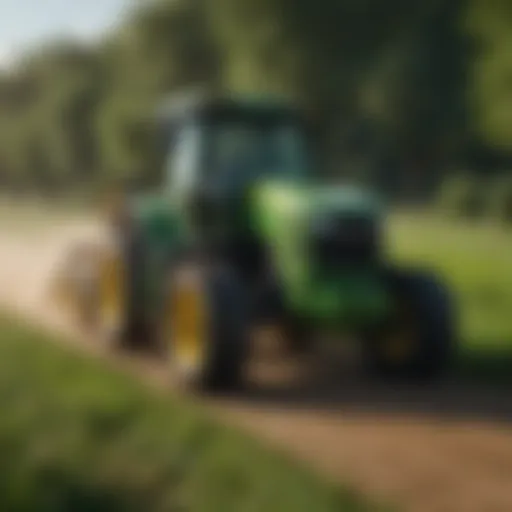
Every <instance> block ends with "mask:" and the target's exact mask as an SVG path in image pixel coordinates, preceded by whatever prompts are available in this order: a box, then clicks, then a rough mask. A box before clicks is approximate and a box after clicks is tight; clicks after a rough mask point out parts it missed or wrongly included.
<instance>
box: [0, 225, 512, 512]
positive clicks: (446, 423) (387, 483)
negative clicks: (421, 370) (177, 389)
mask: <svg viewBox="0 0 512 512" xmlns="http://www.w3.org/2000/svg"><path fill="white" fill-rule="evenodd" d="M94 232H95V227H94V226H92V225H91V224H90V223H84V222H77V221H68V222H62V223H59V224H58V225H57V224H54V225H53V226H48V227H45V228H43V227H41V228H40V229H38V230H37V231H36V230H33V231H32V232H30V231H27V230H24V229H16V228H14V227H11V228H9V229H7V228H5V227H1V225H0V304H1V305H3V306H4V307H8V308H9V309H11V310H14V311H18V312H20V314H22V315H23V316H25V317H27V318H29V319H30V320H31V321H34V322H40V323H41V324H44V325H45V326H48V328H50V329H59V330H63V331H65V332H66V333H67V334H69V339H70V343H76V345H77V347H79V348H81V349H85V350H87V351H89V352H91V353H92V354H95V355H99V356H101V357H103V354H102V352H101V349H100V348H99V347H97V346H95V345H94V344H93V343H92V342H90V341H89V342H87V341H86V340H84V339H82V338H81V337H80V336H79V334H78V333H76V332H74V331H73V329H72V328H71V327H70V326H68V325H67V324H66V322H65V321H64V320H63V319H62V318H61V317H59V315H58V314H56V312H55V311H54V310H53V308H52V307H51V305H50V304H49V303H48V299H47V297H46V295H45V290H46V286H47V283H48V279H49V276H50V275H51V273H52V269H53V267H54V265H56V264H57V263H58V261H59V257H60V255H61V254H62V251H63V250H64V249H65V248H66V246H67V245H68V244H69V243H70V242H72V241H73V239H75V238H80V237H82V236H89V235H92V234H93V233H94ZM115 363H116V364H121V365H124V366H125V367H126V368H128V369H130V370H132V371H134V372H136V373H137V374H138V375H140V376H141V377H142V378H144V379H146V380H147V381H148V382H151V383H153V384H156V385H157V386H158V387H159V389H165V387H164V386H166V382H167V372H166V370H165V366H164V365H163V364H162V362H159V361H154V360H150V359H148V358H146V359H145V360H142V359H141V360H137V361H134V360H133V358H128V357H125V358H122V359H121V360H120V361H119V360H118V361H115ZM277 371H278V373H279V371H280V370H279V369H278V370H277ZM204 405H205V407H207V408H210V409H211V410H212V411H213V412H214V413H216V414H218V415H219V417H222V419H223V420H226V421H232V422H234V423H235V424H237V425H240V426H242V427H244V428H246V429H247V430H249V431H251V432H252V433H254V434H256V435H258V436H259V437H260V438H262V439H264V440H266V441H268V442H270V443H275V444H277V445H278V446H279V447H280V448H282V449H284V450H287V451H289V452H291V453H292V454H293V455H294V456H296V457H298V458H299V459H302V460H303V461H305V462H306V463H308V464H312V465H314V466H315V467H316V468H317V469H318V470H320V471H322V472H324V473H325V474H326V475H327V476H328V477H330V478H333V479H339V480H340V481H341V482H343V483H347V484H353V485H354V486H355V487H357V488H358V489H359V490H362V491H363V492H367V493H368V494H370V495H371V496H373V497H374V498H377V499H383V500H385V501H388V502H392V503H393V502H396V503H398V504H400V505H401V506H402V507H405V510H408V511H409V510H410V511H414V512H441V511H443V512H487V511H489V512H490V511H493V512H498V511H502V512H506V511H511V510H512V423H510V422H509V420H512V399H511V398H510V394H509V393H508V392H506V390H503V391H500V392H496V391H491V390H485V389H481V388H478V389H476V388H475V389H471V388H470V387H469V386H468V385H467V384H464V383H458V382H450V383H444V384H442V385H438V386H437V387H436V388H429V389H420V388H418V389H414V388H395V389H393V388H387V389H383V388H376V387H372V386H370V385H369V384H365V383H362V382H361V381H359V380H358V379H357V377H355V376H353V375H351V374H350V373H349V372H347V373H344V372H341V375H340V376H339V378H338V379H332V378H329V379H324V380H322V379H313V380H310V381H309V382H304V381H301V382H295V381H294V380H293V379H289V380H288V381H286V382H284V383H280V384H279V385H272V384H271V383H269V382H259V383H258V382H256V384H255V385H254V386H253V387H252V388H251V389H250V390H248V391H247V392H246V393H245V394H244V396H242V397H238V398H232V399H229V400H228V399H225V400H218V401H208V402H206V403H205V404H204Z"/></svg>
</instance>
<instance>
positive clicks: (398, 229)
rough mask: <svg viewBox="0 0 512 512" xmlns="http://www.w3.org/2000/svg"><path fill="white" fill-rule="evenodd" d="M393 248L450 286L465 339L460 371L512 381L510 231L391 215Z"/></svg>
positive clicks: (400, 258)
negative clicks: (430, 270) (435, 274)
mask: <svg viewBox="0 0 512 512" xmlns="http://www.w3.org/2000/svg"><path fill="white" fill-rule="evenodd" d="M388 234H389V250H390V253H391V255H392V257H393V258H395V259H397V260H398V261H401V262H403V263H406V264H409V263H412V264H419V265H422V266H426V267H428V268H431V269H433V270H435V271H436V272H438V273H439V274H440V275H441V276H442V277H443V278H444V279H445V281H446V282H447V283H448V285H449V286H450V287H451V289H452V291H453V294H454V297H455V299H456V304H457V310H458V313H459V314H458V316H459V319H458V320H459V325H458V327H459V333H460V339H461V341H462V345H461V357H460V360H459V371H460V372H462V373H464V374H465V375H467V376H468V377H472V378H479V377H482V378H485V379H486V380H493V381H500V382H503V381H507V382H512V229H510V228H509V229H507V228H506V227H504V226H500V225H493V224H489V223H473V224H471V223H464V222H462V221H461V222H455V221H453V220H447V219H445V218H441V217H439V218H436V217H434V216H432V215H431V216H426V215H419V214H418V215H412V214H409V215H406V214H400V215H395V216H393V217H391V219H390V224H389V231H388Z"/></svg>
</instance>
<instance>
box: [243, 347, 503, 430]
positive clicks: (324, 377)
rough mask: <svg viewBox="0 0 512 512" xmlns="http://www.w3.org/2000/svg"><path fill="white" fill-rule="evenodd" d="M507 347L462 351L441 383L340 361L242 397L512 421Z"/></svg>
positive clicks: (260, 402)
mask: <svg viewBox="0 0 512 512" xmlns="http://www.w3.org/2000/svg"><path fill="white" fill-rule="evenodd" d="M503 346H504V347H506V348H500V349H496V350H492V351H487V350H475V351H467V352H465V353H462V354H461V355H460V357H459V359H458V361H457V363H456V366H455V368H454V370H453V372H452V373H451V375H449V376H446V377H445V378H444V379H443V380H442V381H439V382H436V383H418V382H416V383H414V382H394V383H383V382H376V381H371V380H369V379H365V378H364V377H362V376H361V373H359V372H358V371H357V370H355V371H354V368H353V367H343V366H341V367H338V368H337V371H336V372H333V371H332V370H331V371H330V372H327V371H325V372H323V371H322V369H321V370H320V372H316V374H315V375H314V376H312V377H309V378H307V379H300V380H299V381H294V382H287V383H285V384H283V383H279V384H270V385H269V384H264V385H259V384H254V385H251V386H248V388H247V389H246V390H245V391H244V392H243V394H242V396H241V397H239V399H240V401H241V402H243V403H244V405H247V404H249V405H257V406H271V407H279V408H282V409H302V410H310V411H318V412H336V411H338V412H361V413H368V414H372V413H376V414H383V415H384V414H385V415H390V414H391V415H396V416H407V417H419V418H425V417H431V418H435V419H439V418H441V419H448V420H455V421H457V420H461V421H467V420H470V421H476V422H479V421H484V422H486V421H492V422H504V423H505V424H510V423H512V343H508V344H504V345H503ZM507 347H510V348H507ZM236 400H238V398H237V399H236Z"/></svg>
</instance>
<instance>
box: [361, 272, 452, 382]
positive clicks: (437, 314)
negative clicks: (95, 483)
mask: <svg viewBox="0 0 512 512" xmlns="http://www.w3.org/2000/svg"><path fill="white" fill-rule="evenodd" d="M388 284H389V287H390V290H391V294H392V297H393V300H394V305H396V306H398V305H399V304H405V306H406V308H407V311H408V314H407V318H404V315H402V314H401V311H402V310H401V308H399V307H397V308H396V314H393V315H392V318H390V321H389V322H388V323H387V325H386V326H384V327H382V328H380V329H379V330H378V332H374V333H372V334H370V335H368V336H366V339H365V344H364V348H365V364H366V367H367V370H368V372H369V373H370V375H372V376H376V377H384V378H388V379H389V378H399V379H402V378H407V379H416V380H418V379H419V380H432V379H435V378H439V377H441V376H442V375H443V374H444V373H445V371H446V370H447V369H448V368H449V366H450V363H451V362H452V360H453V356H454V353H455V322H454V320H455V319H454V308H453V302H452V299H451V297H450V294H449V292H448V289H447V287H446V286H445V285H444V284H442V283H441V282H440V281H439V280H438V279H436V278H435V277H434V276H433V275H430V274H429V273H425V272H417V271H393V272H390V273H389V275H388ZM404 323H407V324H408V326H407V327H408V333H409V334H410V335H411V343H412V349H411V351H410V353H409V354H408V355H407V357H405V358H404V359H402V360H399V361H396V360H391V359H390V358H389V357H386V356H385V351H384V350H383V348H384V344H385V343H386V340H387V339H388V337H389V336H390V335H393V334H394V333H395V332H397V330H400V329H402V328H403V327H404Z"/></svg>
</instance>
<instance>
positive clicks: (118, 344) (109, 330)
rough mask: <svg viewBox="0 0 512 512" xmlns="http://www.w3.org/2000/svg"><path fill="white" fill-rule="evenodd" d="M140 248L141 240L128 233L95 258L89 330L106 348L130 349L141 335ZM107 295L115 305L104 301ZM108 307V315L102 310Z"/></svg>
mask: <svg viewBox="0 0 512 512" xmlns="http://www.w3.org/2000/svg"><path fill="white" fill-rule="evenodd" d="M142 249H143V245H142V241H141V240H140V239H139V238H138V237H136V236H135V233H131V232H129V233H126V234H125V236H124V237H122V238H121V239H119V240H114V241H113V243H112V245H111V246H109V247H106V248H105V249H104V250H103V251H102V253H101V257H100V258H99V261H98V269H97V273H96V279H95V283H94V292H93V299H92V316H93V319H94V321H93V330H94V333H95V335H96V336H97V337H98V338H99V339H100V342H101V343H102V344H104V345H106V346H107V347H108V348H110V349H114V350H116V349H121V348H132V347H134V346H135V344H136V343H137V342H139V340H140V338H141V336H142V335H143V334H144V329H143V321H142V318H140V317H141V307H140V301H141V290H140V283H141V282H142V280H141V277H142V276H140V275H139V274H138V273H140V272H141V270H142V268H143V261H142V255H143V253H142ZM136 272H137V274H136ZM112 274H115V275H112ZM109 286H110V287H111V288H112V289H110V290H109V289H108V288H109ZM109 294H110V295H111V297H110V299H111V300H113V302H115V304H108V303H107V301H108V299H109V297H108V295H109ZM109 307H110V309H111V311H110V313H111V318H108V315H109V312H108V311H106V309H108V308H109ZM90 308H91V306H90ZM112 310H115V311H112Z"/></svg>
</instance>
